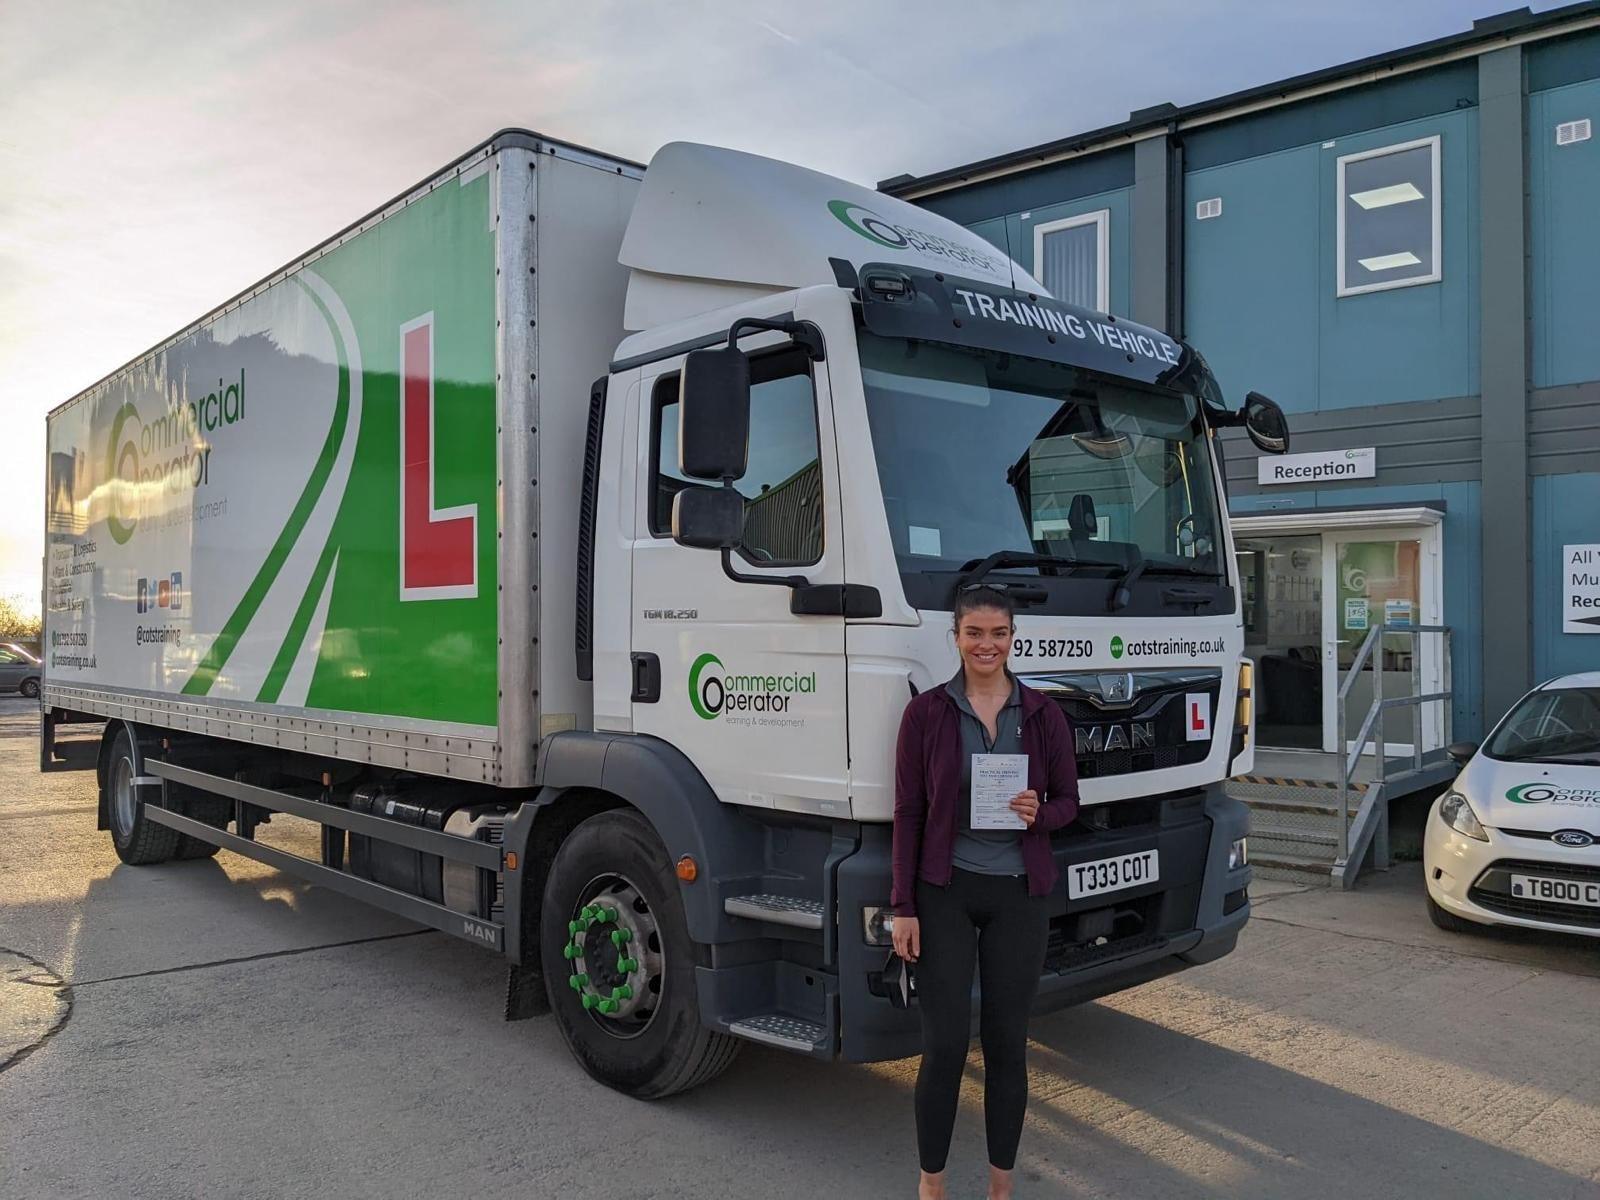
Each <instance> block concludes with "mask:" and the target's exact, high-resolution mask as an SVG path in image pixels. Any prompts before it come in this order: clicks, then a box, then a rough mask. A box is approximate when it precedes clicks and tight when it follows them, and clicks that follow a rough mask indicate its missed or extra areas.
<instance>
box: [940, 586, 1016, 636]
mask: <svg viewBox="0 0 1600 1200" xmlns="http://www.w3.org/2000/svg"><path fill="white" fill-rule="evenodd" d="M979 608H998V609H999V610H1000V611H1001V612H1003V613H1005V615H1006V621H1007V623H1008V624H1010V625H1011V626H1012V627H1013V628H1015V627H1016V624H1017V606H1016V605H1015V604H1014V603H1013V602H1012V600H1011V597H1010V596H1008V595H1007V594H1006V593H1005V592H1002V591H1001V590H1000V589H999V588H992V587H988V586H987V585H985V584H981V583H980V584H976V585H972V586H968V587H964V588H958V589H957V590H956V603H955V612H954V613H952V614H951V621H950V624H951V628H953V629H955V630H956V631H957V632H958V633H959V632H960V630H961V618H962V617H964V616H966V615H967V614H968V613H969V612H972V611H973V610H974V609H979Z"/></svg>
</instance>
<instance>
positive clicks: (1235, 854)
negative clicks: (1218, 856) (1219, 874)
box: [1228, 838, 1250, 871]
mask: <svg viewBox="0 0 1600 1200" xmlns="http://www.w3.org/2000/svg"><path fill="white" fill-rule="evenodd" d="M1247 843H1248V839H1246V838H1240V839H1239V840H1238V841H1236V842H1234V843H1233V844H1232V845H1230V846H1229V847H1228V870H1230V871H1237V870H1238V869H1239V868H1240V867H1245V866H1249V865H1250V847H1249V845H1248V844H1247Z"/></svg>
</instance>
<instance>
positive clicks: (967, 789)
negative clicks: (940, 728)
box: [944, 668, 1028, 875]
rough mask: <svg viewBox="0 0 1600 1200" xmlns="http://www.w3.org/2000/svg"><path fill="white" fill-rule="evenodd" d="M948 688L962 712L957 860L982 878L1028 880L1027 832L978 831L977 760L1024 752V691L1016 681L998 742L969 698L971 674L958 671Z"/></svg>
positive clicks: (1003, 713) (997, 729)
mask: <svg viewBox="0 0 1600 1200" xmlns="http://www.w3.org/2000/svg"><path fill="white" fill-rule="evenodd" d="M1007 674H1008V675H1010V672H1007ZM944 688H945V691H946V692H948V693H949V694H950V698H951V699H952V700H954V701H955V702H956V707H957V708H959V709H960V710H961V813H960V816H959V818H958V820H957V823H956V840H955V847H954V854H953V857H952V860H951V861H952V862H953V863H954V865H955V866H957V867H960V868H961V869H962V870H963V871H976V872H977V873H978V874H980V875H1025V874H1027V870H1028V869H1027V866H1026V865H1025V864H1024V863H1023V861H1022V831H1021V830H1018V829H974V828H973V827H972V756H973V755H974V754H1021V753H1022V688H1021V686H1020V685H1019V684H1018V683H1017V681H1016V678H1015V677H1014V676H1013V677H1012V678H1011V695H1010V696H1009V697H1008V698H1007V699H1006V702H1005V704H1004V705H1003V706H1002V707H1001V709H1000V713H999V715H998V716H996V717H995V737H994V741H992V742H991V741H990V740H989V731H988V730H987V729H985V728H984V726H983V721H982V720H981V719H979V717H978V714H977V713H976V712H975V711H973V708H972V704H971V702H970V701H969V700H968V699H967V678H966V670H965V669H964V668H963V669H961V670H958V671H956V673H955V676H954V678H952V679H951V680H950V682H949V683H947V684H945V685H944Z"/></svg>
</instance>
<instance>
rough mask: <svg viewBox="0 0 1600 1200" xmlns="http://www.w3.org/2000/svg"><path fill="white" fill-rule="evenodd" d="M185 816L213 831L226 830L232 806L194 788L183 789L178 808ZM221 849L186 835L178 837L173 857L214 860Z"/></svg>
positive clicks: (169, 787)
mask: <svg viewBox="0 0 1600 1200" xmlns="http://www.w3.org/2000/svg"><path fill="white" fill-rule="evenodd" d="M172 786H173V785H172V784H168V785H167V788H168V794H169V795H170V794H171V788H172ZM179 808H180V810H181V811H182V812H183V814H184V815H185V816H188V817H193V818H194V819H195V820H196V821H202V822H204V823H205V824H207V825H210V826H212V827H213V828H215V829H226V828H227V827H228V818H229V817H230V816H231V815H232V813H233V805H232V804H230V803H229V802H228V801H226V800H219V799H217V798H216V797H214V796H209V795H207V794H206V793H205V792H201V791H199V790H197V789H195V788H187V789H185V794H184V797H183V802H182V804H181V805H180V806H179ZM220 849H222V847H221V846H219V845H217V844H216V843H215V842H202V841H201V840H200V839H199V838H194V837H190V836H189V835H188V834H186V833H180V834H179V835H178V850H177V853H175V854H174V855H173V857H174V858H178V859H189V858H215V857H216V854H217V851H218V850H220Z"/></svg>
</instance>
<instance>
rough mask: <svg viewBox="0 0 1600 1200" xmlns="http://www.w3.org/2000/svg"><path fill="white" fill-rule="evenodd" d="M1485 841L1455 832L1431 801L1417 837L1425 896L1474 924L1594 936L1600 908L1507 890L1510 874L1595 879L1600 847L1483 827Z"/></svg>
mask: <svg viewBox="0 0 1600 1200" xmlns="http://www.w3.org/2000/svg"><path fill="white" fill-rule="evenodd" d="M1484 832H1485V833H1487V834H1488V835H1489V840H1488V841H1487V842H1480V841H1478V840H1477V839H1476V838H1469V837H1467V836H1466V835H1465V834H1462V833H1457V832H1456V831H1455V830H1454V829H1452V828H1451V827H1450V826H1448V825H1446V824H1445V823H1444V822H1443V821H1442V820H1440V819H1439V806H1438V802H1437V801H1436V802H1435V803H1434V806H1433V810H1432V811H1431V812H1429V814H1428V827H1427V830H1426V832H1425V833H1424V835H1423V839H1422V868H1423V873H1424V875H1425V877H1426V879H1427V884H1428V895H1429V896H1431V897H1432V898H1433V902H1434V903H1435V904H1437V905H1438V906H1439V907H1440V908H1442V909H1444V910H1445V911H1446V912H1449V913H1453V914H1455V915H1456V916H1458V917H1461V918H1463V919H1465V920H1468V921H1476V922H1478V923H1479V924H1480V925H1508V926H1517V927H1521V928H1524V929H1542V930H1547V931H1550V932H1555V933H1576V934H1579V935H1581V936H1584V937H1600V908H1587V909H1586V908H1583V907H1580V906H1577V905H1566V904H1554V903H1550V902H1547V901H1538V900H1533V899H1530V898H1528V897H1519V896H1514V895H1512V894H1511V891H1510V882H1509V881H1510V876H1511V874H1512V873H1513V872H1515V873H1517V874H1532V875H1541V876H1547V877H1549V878H1553V879H1570V880H1574V881H1579V882H1590V883H1593V882H1600V846H1585V847H1582V848H1574V847H1570V846H1562V845H1558V844H1557V843H1555V842H1552V841H1551V840H1550V839H1549V838H1547V837H1526V836H1521V835H1518V834H1513V833H1508V832H1506V831H1504V830H1501V829H1489V828H1485V829H1484Z"/></svg>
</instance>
